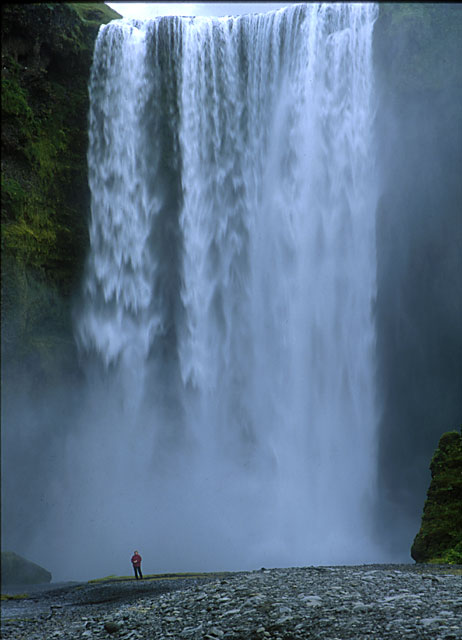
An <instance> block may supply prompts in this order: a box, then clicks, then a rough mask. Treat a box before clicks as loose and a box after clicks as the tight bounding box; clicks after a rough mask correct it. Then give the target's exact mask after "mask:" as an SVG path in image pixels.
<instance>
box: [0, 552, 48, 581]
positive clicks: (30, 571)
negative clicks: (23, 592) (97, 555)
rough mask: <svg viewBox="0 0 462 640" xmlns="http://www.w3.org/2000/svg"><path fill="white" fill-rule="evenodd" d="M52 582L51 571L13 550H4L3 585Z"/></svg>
mask: <svg viewBox="0 0 462 640" xmlns="http://www.w3.org/2000/svg"><path fill="white" fill-rule="evenodd" d="M44 582H51V573H50V572H49V571H47V570H46V569H44V568H43V567H40V566H39V565H38V564H35V563H34V562H30V560H26V559H25V558H22V557H21V556H18V554H16V553H13V552H12V551H2V585H7V584H41V583H44Z"/></svg>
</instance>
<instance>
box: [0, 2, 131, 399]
mask: <svg viewBox="0 0 462 640" xmlns="http://www.w3.org/2000/svg"><path fill="white" fill-rule="evenodd" d="M118 17H120V16H119V15H118V14H116V13H115V12H113V11H112V10H111V9H109V7H106V5H104V4H83V3H80V4H65V3H62V4H44V3H43V4H3V5H2V134H1V135H2V191H1V198H2V364H3V365H4V366H5V367H8V380H9V381H11V380H12V377H13V378H14V376H15V375H16V374H17V375H19V376H20V378H21V380H22V382H23V383H24V381H25V380H28V379H29V376H30V374H31V373H33V378H34V381H33V385H34V386H35V387H36V386H37V384H38V386H40V385H41V384H45V383H47V382H48V383H50V382H52V381H53V379H54V377H56V376H58V377H60V376H62V374H63V372H65V371H66V370H68V372H69V373H70V372H71V371H72V370H75V363H76V360H75V353H74V343H73V338H72V322H71V308H72V298H73V295H74V293H75V291H76V290H77V285H78V282H79V281H80V278H81V274H82V268H83V262H84V257H85V253H86V250H87V246H88V237H87V221H88V213H89V190H88V185H87V168H86V152H87V114H88V91H87V85H88V78H89V74H90V67H91V62H92V54H93V45H94V41H95V39H96V36H97V33H98V29H99V26H100V24H102V23H106V22H109V21H110V20H112V19H115V18H118ZM31 383H32V381H31Z"/></svg>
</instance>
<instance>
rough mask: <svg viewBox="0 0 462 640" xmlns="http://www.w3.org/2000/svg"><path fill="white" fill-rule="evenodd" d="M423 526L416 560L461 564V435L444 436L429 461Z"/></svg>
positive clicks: (415, 548)
mask: <svg viewBox="0 0 462 640" xmlns="http://www.w3.org/2000/svg"><path fill="white" fill-rule="evenodd" d="M430 470H431V474H432V480H431V483H430V487H429V489H428V492H427V500H426V502H425V507H424V512H423V516H422V526H421V528H420V531H419V533H418V534H417V535H416V537H415V540H414V544H413V545H412V549H411V555H412V557H413V558H414V560H415V561H416V562H437V563H446V562H449V563H457V564H462V435H461V434H460V433H458V432H457V431H450V432H448V433H445V434H443V435H442V436H441V439H440V441H439V444H438V448H437V450H436V451H435V455H434V456H433V459H432V461H431V464H430Z"/></svg>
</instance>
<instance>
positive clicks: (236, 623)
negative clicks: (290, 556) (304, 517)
mask: <svg viewBox="0 0 462 640" xmlns="http://www.w3.org/2000/svg"><path fill="white" fill-rule="evenodd" d="M111 637H112V638H115V639H125V640H141V639H143V640H144V639H145V640H148V639H149V640H167V639H174V640H182V639H187V640H199V639H200V640H295V639H300V640H309V639H316V640H322V639H325V640H347V639H354V640H363V639H364V640H366V639H367V640H386V639H391V640H405V639H407V638H413V639H415V640H427V639H428V640H459V639H462V568H461V567H448V566H445V567H443V566H434V565H362V566H357V567H306V568H291V569H271V570H266V569H261V570H259V571H252V572H241V573H231V574H222V575H213V576H208V577H203V578H182V577H179V578H178V577H177V578H171V579H167V578H163V579H146V580H143V581H135V580H126V581H122V582H115V581H107V582H103V583H97V584H87V583H85V584H80V585H71V586H63V587H62V588H61V589H54V590H53V589H52V590H49V591H45V592H41V593H40V592H38V593H35V594H33V597H31V598H28V599H24V600H21V601H20V600H8V601H3V602H2V638H8V639H9V638H11V640H13V639H14V640H16V639H19V638H22V639H26V638H27V640H39V639H40V640H42V639H46V640H54V639H57V638H87V639H89V640H91V639H92V638H106V639H107V638H111Z"/></svg>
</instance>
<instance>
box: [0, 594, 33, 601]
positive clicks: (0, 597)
mask: <svg viewBox="0 0 462 640" xmlns="http://www.w3.org/2000/svg"><path fill="white" fill-rule="evenodd" d="M28 597H29V594H28V593H18V594H16V595H14V596H13V595H10V594H9V593H2V594H1V595H0V600H24V599H25V598H28Z"/></svg>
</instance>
